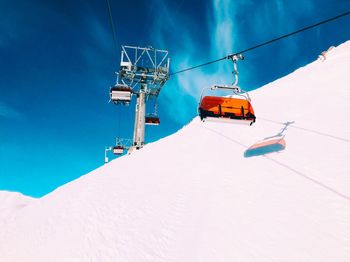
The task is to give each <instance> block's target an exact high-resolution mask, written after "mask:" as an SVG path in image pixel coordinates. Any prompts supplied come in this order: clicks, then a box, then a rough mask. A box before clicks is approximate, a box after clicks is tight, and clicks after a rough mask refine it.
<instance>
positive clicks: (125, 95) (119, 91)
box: [109, 84, 132, 104]
mask: <svg viewBox="0 0 350 262" xmlns="http://www.w3.org/2000/svg"><path fill="white" fill-rule="evenodd" d="M109 94H110V98H111V101H112V102H113V103H116V104H118V103H121V104H126V103H129V102H130V101H131V95H132V88H131V87H130V86H128V85H124V84H117V85H115V86H113V87H111V89H110V93H109Z"/></svg>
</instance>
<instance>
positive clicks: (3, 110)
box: [0, 102, 23, 119]
mask: <svg viewBox="0 0 350 262" xmlns="http://www.w3.org/2000/svg"><path fill="white" fill-rule="evenodd" d="M22 116H23V115H22V114H21V113H19V112H18V111H16V110H15V109H13V108H11V107H10V106H8V105H6V104H4V103H1V102H0V117H5V118H9V119H20V118H22Z"/></svg>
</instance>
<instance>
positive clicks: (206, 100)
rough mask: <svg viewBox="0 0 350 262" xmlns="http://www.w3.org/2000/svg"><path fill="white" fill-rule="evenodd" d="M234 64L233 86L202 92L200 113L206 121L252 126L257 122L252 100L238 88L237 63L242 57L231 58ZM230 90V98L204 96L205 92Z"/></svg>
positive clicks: (234, 56) (218, 86)
mask: <svg viewBox="0 0 350 262" xmlns="http://www.w3.org/2000/svg"><path fill="white" fill-rule="evenodd" d="M231 59H232V61H233V64H234V71H233V73H234V75H235V81H234V83H233V85H231V86H226V85H225V86H222V85H214V86H212V87H210V88H204V89H203V90H202V94H201V98H200V102H199V107H198V113H199V117H200V119H201V120H202V121H203V122H204V121H215V122H225V123H237V124H247V125H252V124H253V123H254V122H255V119H256V117H255V114H254V110H253V107H252V105H251V99H250V97H249V94H248V93H247V92H244V91H242V90H241V89H240V88H239V87H238V85H237V84H238V71H237V65H236V62H237V60H239V59H241V60H242V59H243V56H242V55H233V56H232V57H231ZM207 89H211V90H219V89H222V90H229V91H232V92H233V94H231V95H228V96H203V94H204V92H205V90H207Z"/></svg>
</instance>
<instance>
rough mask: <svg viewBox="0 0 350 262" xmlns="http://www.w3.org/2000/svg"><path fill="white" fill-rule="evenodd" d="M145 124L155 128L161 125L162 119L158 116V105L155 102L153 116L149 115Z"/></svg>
mask: <svg viewBox="0 0 350 262" xmlns="http://www.w3.org/2000/svg"><path fill="white" fill-rule="evenodd" d="M145 124H146V125H153V126H159V125H160V119H159V116H158V103H157V101H155V103H154V110H153V113H152V114H148V115H147V116H146V117H145Z"/></svg>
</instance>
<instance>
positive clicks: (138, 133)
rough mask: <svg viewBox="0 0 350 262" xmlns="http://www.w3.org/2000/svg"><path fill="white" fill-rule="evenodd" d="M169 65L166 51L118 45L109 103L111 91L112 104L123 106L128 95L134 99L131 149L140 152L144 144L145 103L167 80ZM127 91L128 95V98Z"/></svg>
mask: <svg viewBox="0 0 350 262" xmlns="http://www.w3.org/2000/svg"><path fill="white" fill-rule="evenodd" d="M169 65H170V59H169V58H168V51H166V50H159V49H155V48H153V47H135V46H122V52H121V58H120V69H119V71H118V72H117V75H118V78H117V87H116V89H115V94H116V97H115V98H116V99H114V100H113V95H112V91H111V99H112V100H113V102H115V103H122V104H125V103H128V102H130V100H131V95H135V96H136V98H137V101H136V108H135V123H134V135H133V143H132V148H131V149H140V148H142V147H143V145H144V143H145V117H146V102H147V101H148V100H150V99H156V98H157V97H158V95H159V93H160V91H161V89H162V87H163V85H164V84H165V82H166V81H167V80H168V79H169ZM118 86H119V89H118ZM127 92H129V93H130V98H129V95H128V94H129V93H127ZM125 94H126V95H125ZM125 97H126V98H125Z"/></svg>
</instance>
